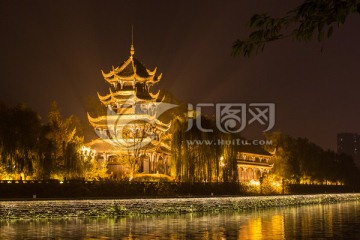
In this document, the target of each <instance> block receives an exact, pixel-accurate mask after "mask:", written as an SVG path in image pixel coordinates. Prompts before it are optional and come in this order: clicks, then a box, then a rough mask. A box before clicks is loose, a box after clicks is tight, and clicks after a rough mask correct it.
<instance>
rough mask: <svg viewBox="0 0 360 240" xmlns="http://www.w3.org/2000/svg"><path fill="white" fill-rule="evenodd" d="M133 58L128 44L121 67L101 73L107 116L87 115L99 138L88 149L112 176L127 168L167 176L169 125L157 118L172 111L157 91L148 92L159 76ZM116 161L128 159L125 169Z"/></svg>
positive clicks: (101, 99)
mask: <svg viewBox="0 0 360 240" xmlns="http://www.w3.org/2000/svg"><path fill="white" fill-rule="evenodd" d="M134 54H135V50H134V46H133V44H131V48H130V57H129V58H128V59H127V60H126V61H125V62H124V63H123V64H122V65H121V66H118V67H116V68H114V67H112V69H111V70H110V72H108V73H105V72H103V71H102V75H103V78H104V79H105V81H106V82H107V83H109V84H110V86H111V87H110V89H109V93H108V94H107V95H105V96H102V95H100V94H99V93H98V97H99V100H100V101H101V103H102V104H103V105H104V106H105V107H106V108H107V114H106V115H104V116H98V117H92V116H90V114H89V113H88V119H89V122H90V124H91V125H92V126H93V128H94V129H95V131H96V133H97V134H98V136H99V137H100V138H99V139H97V140H95V141H93V143H92V146H91V147H92V148H93V149H95V150H96V151H97V152H98V154H102V156H103V157H102V158H103V160H105V161H106V162H107V164H108V168H109V170H110V171H112V172H118V171H122V170H124V169H126V168H127V169H128V170H129V172H133V173H137V172H141V173H163V174H168V172H169V169H168V168H169V153H170V137H169V134H168V130H169V128H170V123H163V122H162V121H160V120H159V119H158V118H159V115H161V113H162V112H164V111H166V110H167V109H169V108H171V107H169V106H166V105H168V104H166V103H163V102H162V101H163V99H160V98H159V94H160V91H158V92H157V93H156V94H153V93H152V92H151V91H150V88H151V87H152V86H153V85H155V84H157V83H158V82H159V81H160V79H161V76H162V74H159V75H157V74H156V68H155V69H154V70H153V71H150V70H149V69H147V68H146V67H145V66H144V65H143V64H142V63H141V62H140V61H139V60H138V59H137V58H135V56H134ZM164 105H165V109H164ZM166 108H167V109H166ZM119 158H123V159H129V161H128V163H127V165H128V166H123V165H124V164H123V163H119V162H118V161H117V159H119ZM120 165H121V166H120ZM111 166H112V168H113V169H110V168H111ZM119 169H122V170H119ZM120 174H121V173H120Z"/></svg>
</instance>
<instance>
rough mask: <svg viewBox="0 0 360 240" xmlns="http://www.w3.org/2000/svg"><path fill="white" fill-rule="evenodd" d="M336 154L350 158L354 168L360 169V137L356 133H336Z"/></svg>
mask: <svg viewBox="0 0 360 240" xmlns="http://www.w3.org/2000/svg"><path fill="white" fill-rule="evenodd" d="M337 152H338V153H345V154H347V155H349V156H351V157H352V158H353V159H354V162H355V164H356V166H357V167H358V168H360V135H359V134H357V133H338V134H337Z"/></svg>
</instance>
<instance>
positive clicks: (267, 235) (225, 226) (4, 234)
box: [0, 202, 360, 240]
mask: <svg viewBox="0 0 360 240" xmlns="http://www.w3.org/2000/svg"><path fill="white" fill-rule="evenodd" d="M294 238H297V239H298V238H302V239H309V238H316V239H319V238H322V239H323V238H331V239H339V238H348V239H360V202H345V203H339V204H325V205H311V206H302V207H285V208H277V209H268V210H260V211H252V212H245V213H236V212H231V213H217V214H215V213H213V214H210V213H206V214H185V215H160V216H151V215H143V216H136V217H135V216H134V217H122V218H68V219H48V220H47V219H39V220H9V221H0V239H1V240H6V239H294Z"/></svg>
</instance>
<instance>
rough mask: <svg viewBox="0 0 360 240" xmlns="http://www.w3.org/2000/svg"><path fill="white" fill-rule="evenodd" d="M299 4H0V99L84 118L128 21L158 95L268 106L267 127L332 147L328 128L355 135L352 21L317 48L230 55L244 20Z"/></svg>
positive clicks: (120, 52) (126, 41) (359, 56)
mask: <svg viewBox="0 0 360 240" xmlns="http://www.w3.org/2000/svg"><path fill="white" fill-rule="evenodd" d="M300 2H301V1H291V3H290V1H288V0H281V1H280V0H273V1H268V0H261V1H260V0H257V1H256V0H246V1H245V0H244V1H100V0H99V1H60V0H58V1H7V0H1V1H0V18H1V23H0V28H1V38H0V42H1V55H0V58H1V88H0V99H1V100H2V101H4V102H6V103H8V104H15V103H17V102H26V103H28V105H29V106H30V107H32V108H33V109H35V110H36V111H38V112H39V113H40V114H41V115H42V116H46V113H47V111H48V109H49V104H50V102H51V101H52V100H56V101H58V103H59V106H60V108H61V109H62V112H63V113H64V115H69V114H76V115H78V116H79V117H80V118H83V119H85V117H86V116H85V100H84V99H85V98H86V97H87V96H96V92H97V91H99V92H100V93H102V94H105V93H107V89H108V87H109V85H108V84H106V83H105V81H104V80H103V79H102V76H101V72H100V70H101V69H103V70H104V71H105V72H108V71H109V70H110V69H111V66H112V65H114V66H118V65H119V64H121V63H122V62H123V61H125V60H126V59H127V58H128V57H129V47H130V42H131V25H132V24H133V25H134V43H135V55H136V56H137V58H138V59H140V60H141V61H142V62H143V63H144V64H145V65H146V66H147V67H148V68H150V69H153V68H154V67H156V66H157V67H158V72H162V73H163V78H162V81H161V83H160V85H159V87H160V88H161V89H166V90H169V91H170V92H172V94H173V95H174V96H176V97H177V98H178V99H180V100H182V101H184V102H190V103H199V102H201V103H203V102H212V103H217V102H235V103H238V102H240V103H251V102H273V103H276V125H275V129H277V130H281V131H283V132H285V133H288V134H290V135H292V136H294V137H307V138H309V139H310V140H311V141H313V142H315V143H317V144H319V145H320V146H322V147H324V148H331V149H335V144H336V143H335V137H336V133H337V132H343V131H350V132H360V114H359V113H360V106H359V105H360V104H359V90H360V81H359V80H360V78H359V76H360V74H359V73H360V69H359V68H360V45H359V43H360V32H359V29H360V18H359V16H352V17H350V18H348V19H347V22H346V24H345V25H344V26H342V27H341V28H339V29H335V31H334V34H333V37H332V38H331V39H329V40H327V41H326V42H325V43H324V44H319V43H317V42H316V41H314V42H312V43H307V44H305V43H297V42H294V41H292V40H291V39H288V40H284V41H280V42H274V43H272V44H270V45H268V46H267V47H266V48H265V52H264V53H262V54H259V55H257V56H254V57H251V58H243V57H238V58H234V57H231V55H230V53H231V46H232V44H233V42H234V40H235V39H237V38H241V37H242V38H244V37H246V36H247V34H248V33H249V32H250V30H249V28H248V27H247V24H248V21H249V18H250V17H251V15H252V14H255V13H264V12H268V13H270V14H271V15H273V16H281V15H282V14H284V13H285V12H286V11H288V10H290V9H292V8H294V7H295V6H296V5H298V4H299V3H300ZM322 46H323V48H324V50H323V52H321V51H320V49H321V47H322ZM247 134H248V135H249V136H248V137H257V135H258V133H254V132H251V131H249V133H247Z"/></svg>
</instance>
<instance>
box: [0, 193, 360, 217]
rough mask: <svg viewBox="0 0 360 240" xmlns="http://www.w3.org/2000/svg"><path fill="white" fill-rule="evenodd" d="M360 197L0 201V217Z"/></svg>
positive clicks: (238, 207) (230, 207)
mask: <svg viewBox="0 0 360 240" xmlns="http://www.w3.org/2000/svg"><path fill="white" fill-rule="evenodd" d="M344 201H360V194H359V193H353V194H316V195H288V196H254V197H210V198H160V199H107V200H48V201H43V200H42V201H41V200H40V201H39V200H31V201H1V202H0V219H34V218H69V217H117V216H133V215H141V214H186V213H193V212H222V211H247V210H256V209H266V208H274V207H286V206H300V205H308V204H327V203H336V202H344Z"/></svg>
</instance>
